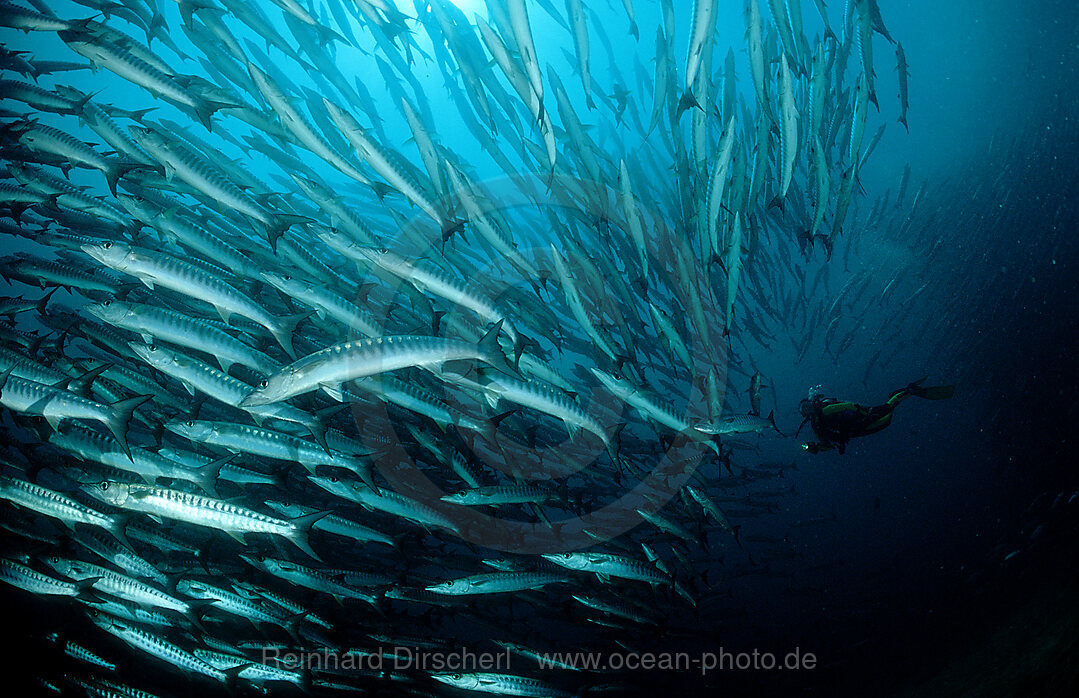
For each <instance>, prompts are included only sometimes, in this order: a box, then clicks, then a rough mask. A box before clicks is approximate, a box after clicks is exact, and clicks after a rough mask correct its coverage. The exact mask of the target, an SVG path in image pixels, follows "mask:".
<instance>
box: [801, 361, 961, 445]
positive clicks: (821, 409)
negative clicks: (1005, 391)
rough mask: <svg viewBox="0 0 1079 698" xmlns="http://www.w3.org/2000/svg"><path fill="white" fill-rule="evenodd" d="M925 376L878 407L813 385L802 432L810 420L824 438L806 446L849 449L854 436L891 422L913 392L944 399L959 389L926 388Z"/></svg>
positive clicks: (804, 403) (805, 402)
mask: <svg viewBox="0 0 1079 698" xmlns="http://www.w3.org/2000/svg"><path fill="white" fill-rule="evenodd" d="M924 380H925V379H924V378H923V379H922V380H920V381H916V382H914V383H911V384H910V385H908V386H907V387H905V388H900V389H899V390H896V391H895V392H893V393H892V394H891V395H889V396H888V401H887V402H885V403H884V404H883V405H877V406H875V407H865V406H864V405H859V404H857V403H855V402H840V401H838V400H836V399H835V398H830V397H824V396H823V395H822V394H821V393H822V391H821V386H819V385H818V386H816V387H814V388H810V390H809V395H808V396H807V397H806V399H805V400H802V403H801V405H800V406H799V408H798V409H799V410H800V411H801V413H802V416H803V417H805V419H804V420H802V424H801V426H799V427H798V432H801V431H802V427H804V426H805V425H806V422H809V424H810V426H811V427H813V433H814V434H816V435H817V438H818V439H820V441H819V442H816V443H814V442H809V443H804V444H802V448H804V449H805V450H807V451H809V452H810V453H820V452H821V451H829V450H831V449H833V448H834V449H838V450H839V452H840V453H843V452H844V451H846V449H847V442H848V441H850V440H851V439H853V438H854V437H856V436H866V435H868V434H875V433H876V432H878V431H880V430H881V429H883V428H884V427H886V426H888V425H889V424H891V423H892V411H893V410H895V406H896V405H898V404H899V403H901V402H903V401H904V400H906V399H907V398H908V397H910V396H911V395H913V396H915V397H920V398H923V399H925V400H944V399H946V398H950V397H951V396H952V393H954V392H955V386H954V385H940V386H935V387H932V388H923V387H922V386H921V382H922V381H924ZM795 436H797V433H795Z"/></svg>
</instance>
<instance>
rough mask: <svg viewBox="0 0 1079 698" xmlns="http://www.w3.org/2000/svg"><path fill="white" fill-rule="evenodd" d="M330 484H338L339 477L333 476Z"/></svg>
mask: <svg viewBox="0 0 1079 698" xmlns="http://www.w3.org/2000/svg"><path fill="white" fill-rule="evenodd" d="M330 482H332V483H334V484H336V483H337V477H336V476H334V475H331V476H330Z"/></svg>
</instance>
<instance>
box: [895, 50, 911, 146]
mask: <svg viewBox="0 0 1079 698" xmlns="http://www.w3.org/2000/svg"><path fill="white" fill-rule="evenodd" d="M895 70H896V73H897V75H898V77H899V106H900V109H901V111H900V113H899V119H897V121H899V123H901V124H903V128H905V129H907V133H910V126H908V125H907V109H908V108H909V107H910V103H909V102H910V98H909V96H908V95H909V94H910V87H909V81H910V69H909V68H908V67H907V53H906V51H904V50H903V44H901V43H898V42H896V45H895Z"/></svg>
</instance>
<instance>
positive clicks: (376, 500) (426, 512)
mask: <svg viewBox="0 0 1079 698" xmlns="http://www.w3.org/2000/svg"><path fill="white" fill-rule="evenodd" d="M309 479H310V480H311V482H313V483H314V484H316V485H318V486H319V487H321V488H323V489H324V490H326V491H327V492H330V493H331V494H334V495H337V496H338V497H341V498H343V499H348V500H351V501H353V502H356V503H357V504H360V505H362V506H364V507H366V508H368V509H372V510H376V511H383V512H386V513H387V514H393V515H394V516H399V517H401V518H404V519H408V520H410V521H413V522H415V523H417V524H419V525H421V526H425V527H426V526H435V527H438V528H445V529H448V530H450V531H456V530H457V524H456V523H454V522H453V521H451V520H450V519H449V518H447V517H446V516H445V515H443V514H442V512H440V511H437V510H435V509H433V508H432V507H429V506H427V505H426V504H423V503H421V502H418V501H416V500H414V499H410V498H408V497H405V496H403V495H400V494H398V493H396V492H393V491H391V490H385V489H371V488H370V487H368V486H367V485H365V484H362V483H359V482H350V481H346V480H338V479H337V478H327V477H312V478H309Z"/></svg>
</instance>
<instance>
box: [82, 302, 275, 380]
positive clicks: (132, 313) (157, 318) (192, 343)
mask: <svg viewBox="0 0 1079 698" xmlns="http://www.w3.org/2000/svg"><path fill="white" fill-rule="evenodd" d="M86 312H88V313H90V314H91V315H93V316H94V317H97V318H99V319H101V320H102V321H103V322H107V323H108V324H110V325H112V326H113V327H116V328H118V329H122V330H128V331H130V332H135V333H137V334H138V335H139V336H140V337H141V338H142V341H143V342H145V343H147V344H153V343H155V342H159V341H160V342H170V343H172V344H176V345H179V346H182V347H185V348H187V349H195V350H196V351H201V352H204V353H206V354H209V355H210V356H213V357H214V358H215V359H216V360H217V363H218V364H220V366H221V370H222V371H225V372H226V373H228V371H229V369H230V368H231V367H232V365H233V364H237V363H238V364H240V365H242V366H246V367H248V368H251V369H254V370H255V371H257V372H259V373H262V374H270V373H273V372H274V371H276V370H277V369H278V368H280V367H281V364H280V363H279V362H278V361H276V360H274V359H272V358H271V357H269V356H267V355H266V354H264V353H263V352H261V351H259V350H258V349H255V348H254V347H252V346H250V345H249V344H246V343H244V342H241V341H240V340H238V339H236V338H235V337H233V336H232V335H230V334H229V333H228V332H225V331H223V330H220V329H218V328H216V327H214V326H213V325H210V324H207V323H205V322H202V321H200V320H198V319H196V318H191V317H188V316H186V315H184V314H182V313H178V312H175V311H172V310H168V309H166V308H159V307H157V306H153V305H147V304H142V303H125V302H123V301H105V302H103V303H92V304H90V305H88V306H86Z"/></svg>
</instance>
